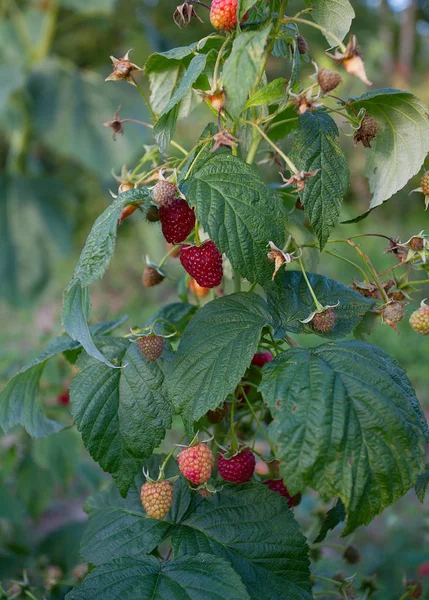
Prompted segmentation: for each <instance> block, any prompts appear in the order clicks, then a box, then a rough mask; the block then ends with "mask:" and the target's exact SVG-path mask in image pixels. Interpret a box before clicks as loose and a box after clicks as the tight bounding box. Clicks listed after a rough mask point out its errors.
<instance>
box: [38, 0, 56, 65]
mask: <svg viewBox="0 0 429 600" xmlns="http://www.w3.org/2000/svg"><path fill="white" fill-rule="evenodd" d="M58 12H59V6H58V1H57V0H53V2H51V3H50V5H49V9H48V13H47V16H46V22H45V29H44V32H43V36H42V39H41V41H40V44H39V47H38V48H37V49H36V51H35V53H34V54H33V60H32V62H39V61H42V60H45V58H46V57H47V56H48V54H49V52H50V50H51V46H52V42H53V41H54V37H55V32H56V28H57V19H58Z"/></svg>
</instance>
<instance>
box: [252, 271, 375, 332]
mask: <svg viewBox="0 0 429 600" xmlns="http://www.w3.org/2000/svg"><path fill="white" fill-rule="evenodd" d="M307 277H308V279H309V281H310V284H311V286H312V288H313V290H314V292H315V294H316V296H317V298H318V300H319V302H320V303H321V304H322V305H323V306H333V305H335V304H337V303H338V302H339V303H340V304H339V305H338V306H337V307H336V308H335V314H336V315H337V321H336V323H335V325H334V327H333V329H332V330H331V331H329V332H327V333H323V332H321V331H316V330H315V329H313V328H312V326H311V323H301V321H303V320H305V319H306V318H307V317H308V316H309V315H310V314H311V313H312V312H313V311H314V310H315V309H316V307H315V305H314V301H313V298H312V296H311V294H310V291H309V289H308V286H307V283H306V281H305V279H304V277H303V275H302V273H301V272H300V271H286V270H285V271H283V272H281V273H279V274H278V275H277V276H276V279H275V280H274V282H272V283H270V284H268V285H266V286H265V288H264V289H265V291H266V294H267V300H268V306H269V307H270V312H271V315H272V316H273V319H274V325H275V336H276V337H278V338H281V337H283V336H284V334H285V333H286V332H287V331H290V332H292V333H312V334H316V335H319V336H321V337H326V338H329V339H337V338H343V337H345V336H346V335H348V334H349V333H351V332H352V331H353V330H354V329H355V327H357V326H358V325H359V323H360V322H361V320H362V318H363V316H364V315H365V313H366V312H367V311H368V310H370V308H371V307H372V306H373V305H374V302H373V301H372V300H370V299H368V298H365V297H364V296H362V295H361V294H359V293H358V292H355V291H354V290H351V289H350V288H348V287H346V286H344V285H342V284H341V283H339V282H338V281H335V279H330V278H329V277H325V276H324V275H317V274H315V273H307Z"/></svg>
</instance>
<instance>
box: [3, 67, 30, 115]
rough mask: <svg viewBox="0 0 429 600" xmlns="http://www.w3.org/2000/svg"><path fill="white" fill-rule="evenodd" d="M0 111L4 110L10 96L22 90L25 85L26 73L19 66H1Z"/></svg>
mask: <svg viewBox="0 0 429 600" xmlns="http://www.w3.org/2000/svg"><path fill="white" fill-rule="evenodd" d="M0 81H1V82H2V85H1V88H0V111H2V110H3V108H4V107H5V105H6V103H7V101H8V100H9V98H10V96H11V95H12V94H13V93H14V92H16V91H17V90H19V89H21V88H22V86H23V85H24V83H25V73H24V70H23V69H21V67H20V66H19V65H6V64H3V65H0Z"/></svg>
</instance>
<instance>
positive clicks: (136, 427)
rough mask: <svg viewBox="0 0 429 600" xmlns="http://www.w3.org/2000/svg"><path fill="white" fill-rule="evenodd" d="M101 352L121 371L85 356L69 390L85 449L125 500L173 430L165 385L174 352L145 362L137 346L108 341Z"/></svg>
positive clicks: (80, 359) (167, 352)
mask: <svg viewBox="0 0 429 600" xmlns="http://www.w3.org/2000/svg"><path fill="white" fill-rule="evenodd" d="M100 348H101V349H102V351H103V354H104V356H106V357H107V360H108V362H109V363H111V364H113V365H114V366H116V367H120V368H117V369H111V368H109V367H108V366H107V365H105V364H103V363H101V362H100V361H98V360H96V359H94V358H92V357H91V356H88V355H86V354H85V355H81V356H80V357H79V360H78V363H77V364H78V367H79V369H80V370H79V373H78V374H77V375H76V377H75V378H74V380H73V382H72V384H71V387H70V394H71V402H72V414H73V416H74V418H75V420H76V424H77V427H78V429H79V431H80V432H81V434H82V439H83V442H84V444H85V447H86V448H87V449H88V451H89V453H90V454H91V456H92V457H93V458H94V460H96V461H97V462H98V463H100V465H101V467H102V468H103V469H104V470H105V471H108V472H109V473H111V474H112V475H113V477H114V478H115V480H116V483H117V485H118V488H119V490H120V492H121V494H123V495H125V494H126V492H127V490H128V488H129V487H130V485H131V483H132V481H133V479H134V477H135V475H136V473H137V471H138V470H139V469H140V467H141V465H142V459H143V458H144V457H148V456H150V455H151V454H152V452H153V451H154V449H155V448H156V447H157V446H158V445H159V444H160V442H161V441H162V440H163V438H164V435H165V431H166V429H167V428H169V427H170V426H171V416H172V409H171V405H170V403H169V402H168V400H167V392H166V389H165V385H164V370H165V362H166V360H167V358H168V357H169V349H168V347H166V348H165V349H164V352H163V354H162V356H161V358H160V359H158V360H157V361H152V362H151V361H146V360H145V359H143V357H142V355H141V354H140V351H139V348H138V345H137V344H133V343H131V344H130V342H128V341H127V340H124V339H118V338H110V339H109V338H106V339H105V340H103V341H102V343H100Z"/></svg>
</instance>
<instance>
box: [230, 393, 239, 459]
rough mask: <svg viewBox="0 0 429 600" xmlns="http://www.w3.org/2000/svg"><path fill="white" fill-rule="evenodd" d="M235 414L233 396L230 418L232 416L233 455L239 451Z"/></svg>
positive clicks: (233, 398) (233, 397)
mask: <svg viewBox="0 0 429 600" xmlns="http://www.w3.org/2000/svg"><path fill="white" fill-rule="evenodd" d="M234 412H235V395H233V396H232V402H231V409H230V413H231V414H230V416H231V430H230V433H231V453H232V454H235V453H236V452H237V450H238V442H237V436H236V435H235V427H234Z"/></svg>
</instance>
